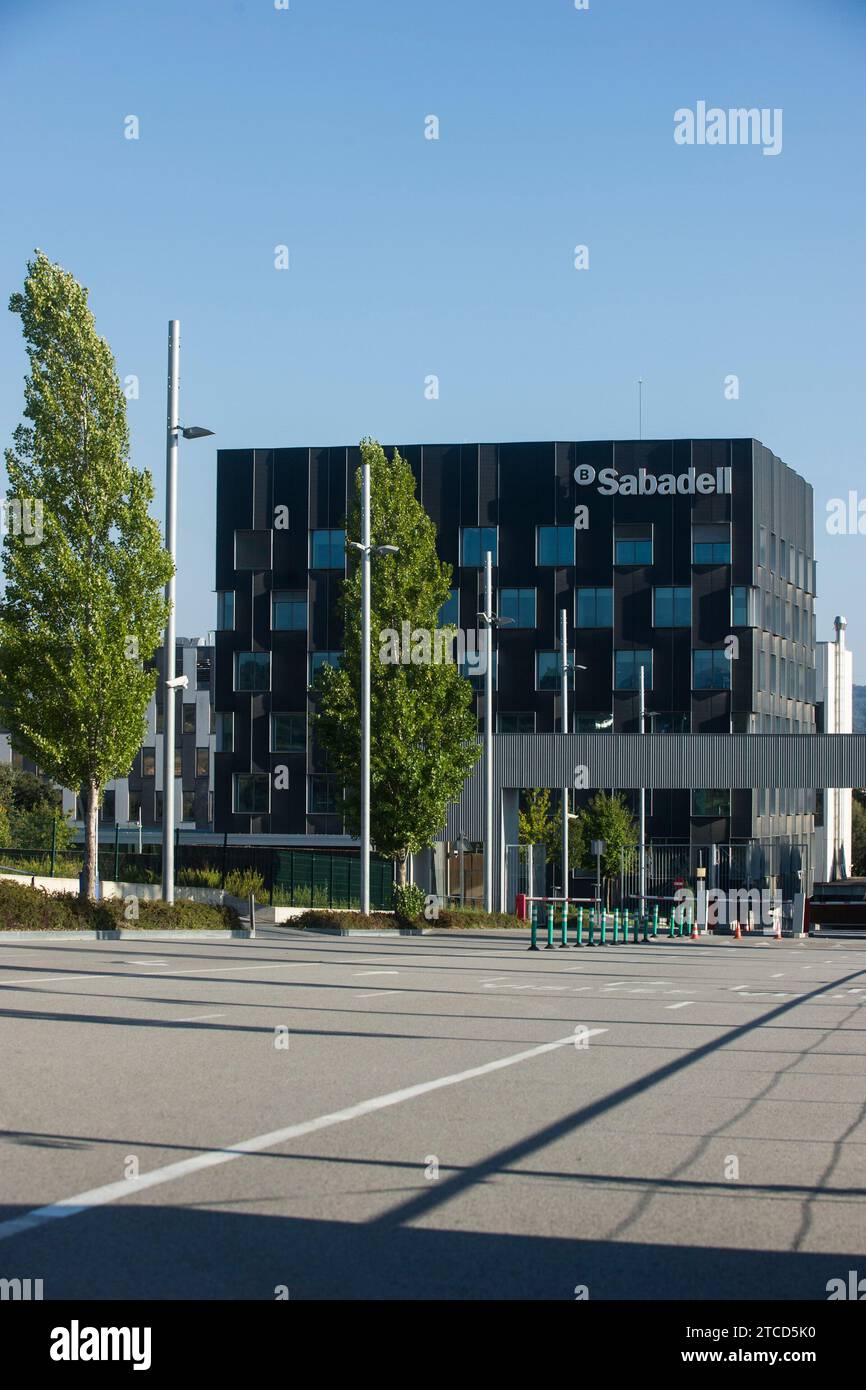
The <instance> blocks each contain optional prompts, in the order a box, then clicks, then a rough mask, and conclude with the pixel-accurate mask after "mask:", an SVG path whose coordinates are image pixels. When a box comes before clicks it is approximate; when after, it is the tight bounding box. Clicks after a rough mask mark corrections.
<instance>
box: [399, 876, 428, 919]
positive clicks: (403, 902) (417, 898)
mask: <svg viewBox="0 0 866 1390" xmlns="http://www.w3.org/2000/svg"><path fill="white" fill-rule="evenodd" d="M425 901H426V894H425V892H424V889H423V888H419V887H418V884H417V883H395V884H394V911H395V913H396V914H397V916H398V917H399V919H400V921H401V922H406V923H408V924H411V923H414V922H417V920H418V918H419V917H420V916H421V915H422V914H423V912H424V903H425Z"/></svg>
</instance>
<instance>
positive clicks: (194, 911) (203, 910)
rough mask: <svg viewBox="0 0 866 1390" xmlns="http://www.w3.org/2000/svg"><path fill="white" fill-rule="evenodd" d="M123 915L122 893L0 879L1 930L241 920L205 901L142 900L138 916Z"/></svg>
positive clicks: (231, 924)
mask: <svg viewBox="0 0 866 1390" xmlns="http://www.w3.org/2000/svg"><path fill="white" fill-rule="evenodd" d="M123 914H124V903H123V899H122V898H106V899H105V901H103V902H98V903H94V902H82V901H81V899H80V898H78V897H76V896H75V895H74V894H72V893H57V894H49V893H46V892H44V891H43V889H41V888H31V887H30V886H29V884H23V883H14V882H13V881H12V880H10V879H0V931H115V930H117V929H118V928H121V929H126V930H127V931H132V930H145V931H230V930H233V929H234V928H236V927H238V925H239V922H238V916H237V913H236V912H235V911H234V909H233V908H231V907H211V906H210V905H209V904H207V903H191V902H176V903H173V904H170V903H164V902H147V901H145V900H143V899H140V900H139V903H138V920H137V921H135V920H132V921H127V919H126V918H125V917H124V915H123Z"/></svg>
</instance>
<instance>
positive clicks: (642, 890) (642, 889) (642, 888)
mask: <svg viewBox="0 0 866 1390" xmlns="http://www.w3.org/2000/svg"><path fill="white" fill-rule="evenodd" d="M645 724H646V698H645V690H644V668H643V663H641V668H640V731H641V733H645V732H646V729H645ZM639 855H640V860H639V865H638V869H639V879H640V882H639V885H638V892H639V894H640V917H641V920H643V917H644V915H645V913H646V788H645V787H641V789H640V850H639Z"/></svg>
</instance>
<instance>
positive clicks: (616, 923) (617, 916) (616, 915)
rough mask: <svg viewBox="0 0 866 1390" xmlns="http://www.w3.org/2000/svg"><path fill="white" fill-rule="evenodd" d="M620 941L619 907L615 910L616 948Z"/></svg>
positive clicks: (614, 934) (614, 933)
mask: <svg viewBox="0 0 866 1390" xmlns="http://www.w3.org/2000/svg"><path fill="white" fill-rule="evenodd" d="M618 941H619V908H618V907H615V908H614V910H613V944H614V946H616V944H617V943H618Z"/></svg>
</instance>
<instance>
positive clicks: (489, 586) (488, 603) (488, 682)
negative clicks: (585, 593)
mask: <svg viewBox="0 0 866 1390" xmlns="http://www.w3.org/2000/svg"><path fill="white" fill-rule="evenodd" d="M477 619H478V622H479V624H480V625H481V626H482V627H483V628H485V629H486V631H487V664H486V666H485V670H484V911H485V912H492V911H493V629H494V627H502V625H503V624H504V623H509V622H511V619H510V618H500V617H499V616H498V614H496V613H494V611H493V552H492V551H490V550H485V552H484V609H483V611H482V612H480V613H479V614H478V615H477Z"/></svg>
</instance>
